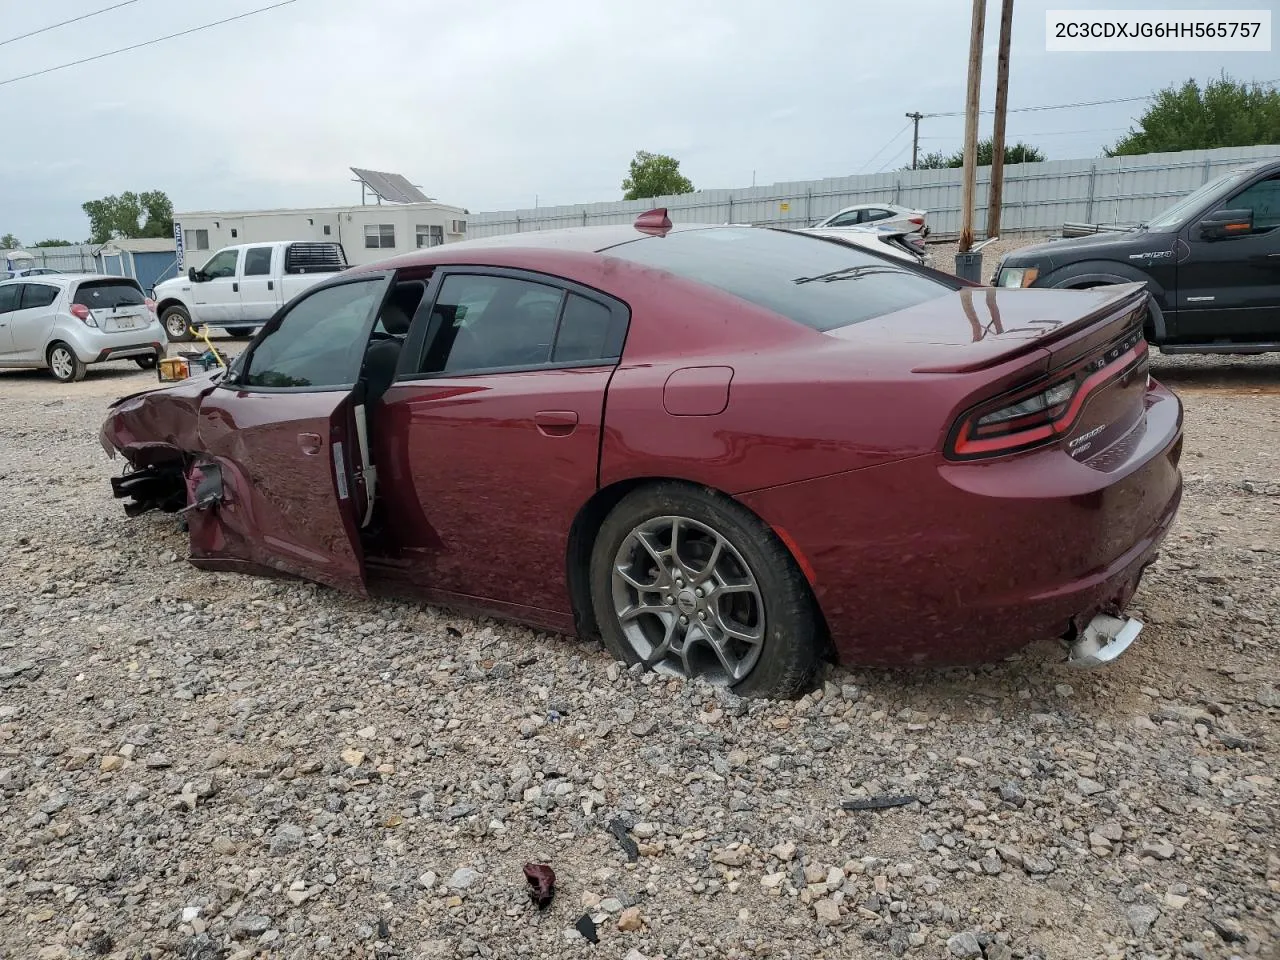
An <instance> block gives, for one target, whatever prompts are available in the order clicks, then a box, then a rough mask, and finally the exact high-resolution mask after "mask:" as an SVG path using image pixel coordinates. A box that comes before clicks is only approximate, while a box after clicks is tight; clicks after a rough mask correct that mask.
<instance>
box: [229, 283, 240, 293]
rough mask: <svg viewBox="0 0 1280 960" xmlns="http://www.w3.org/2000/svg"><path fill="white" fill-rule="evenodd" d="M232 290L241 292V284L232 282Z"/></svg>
mask: <svg viewBox="0 0 1280 960" xmlns="http://www.w3.org/2000/svg"><path fill="white" fill-rule="evenodd" d="M231 292H232V293H239V292H240V284H238V283H232V284H231Z"/></svg>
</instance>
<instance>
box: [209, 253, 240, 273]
mask: <svg viewBox="0 0 1280 960" xmlns="http://www.w3.org/2000/svg"><path fill="white" fill-rule="evenodd" d="M239 256H240V251H239V250H219V251H218V252H217V253H215V254H214V255H213V256H212V257H211V258H210V259H209V262H208V263H206V264H205V265H204V266H203V267H201V268H200V272H201V273H203V274H204V275H205V277H206V278H207V279H209V280H221V279H223V278H225V277H234V276H235V275H236V260H237V259H238V258H239Z"/></svg>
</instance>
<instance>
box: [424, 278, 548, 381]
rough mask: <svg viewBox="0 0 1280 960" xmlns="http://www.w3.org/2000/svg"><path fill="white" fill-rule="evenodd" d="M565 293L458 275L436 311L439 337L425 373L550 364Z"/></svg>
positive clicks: (434, 320) (441, 296)
mask: <svg viewBox="0 0 1280 960" xmlns="http://www.w3.org/2000/svg"><path fill="white" fill-rule="evenodd" d="M563 299H564V291H562V290H561V289H560V288H558V287H552V286H547V285H546V284H541V283H533V282H531V281H528V280H516V279H513V278H510V277H489V276H483V275H479V274H454V275H453V276H450V277H446V278H445V280H444V283H442V284H441V285H440V293H439V295H438V296H437V297H436V302H435V305H434V306H433V308H432V328H433V329H435V331H436V332H435V334H434V336H433V337H432V339H431V343H430V344H429V345H428V348H427V354H426V357H425V358H424V360H423V364H422V372H423V373H458V372H464V371H474V370H488V369H492V368H495V367H527V366H536V365H538V364H541V363H547V362H548V361H549V360H550V357H551V347H552V343H553V342H554V340H555V335H556V324H557V322H558V321H559V318H560V305H561V301H562V300H563Z"/></svg>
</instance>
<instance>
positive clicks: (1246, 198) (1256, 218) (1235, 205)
mask: <svg viewBox="0 0 1280 960" xmlns="http://www.w3.org/2000/svg"><path fill="white" fill-rule="evenodd" d="M1222 209H1224V210H1252V211H1253V232H1254V233H1262V232H1265V231H1267V230H1274V229H1275V228H1276V227H1280V176H1275V177H1268V178H1267V179H1266V180H1260V181H1258V182H1257V183H1255V184H1254V185H1253V186H1251V187H1246V188H1245V189H1243V190H1241V191H1240V192H1239V193H1237V194H1236V195H1235V196H1234V197H1232V198H1231V199H1230V200H1228V201H1227V202H1226V203H1224V204H1223V205H1222Z"/></svg>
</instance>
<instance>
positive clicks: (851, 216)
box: [830, 210, 859, 227]
mask: <svg viewBox="0 0 1280 960" xmlns="http://www.w3.org/2000/svg"><path fill="white" fill-rule="evenodd" d="M858 213H859V211H857V210H851V211H850V212H849V213H842V214H840V216H838V217H836V218H835V219H834V220H832V221H831V224H830V226H833V227H851V226H853V225H854V224H855V223H857V222H858Z"/></svg>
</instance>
